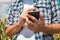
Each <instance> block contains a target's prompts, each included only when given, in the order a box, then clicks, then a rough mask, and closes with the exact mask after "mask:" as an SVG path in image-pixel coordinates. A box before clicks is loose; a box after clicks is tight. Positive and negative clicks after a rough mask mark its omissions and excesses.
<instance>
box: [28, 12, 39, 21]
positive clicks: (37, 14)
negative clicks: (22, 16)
mask: <svg viewBox="0 0 60 40" xmlns="http://www.w3.org/2000/svg"><path fill="white" fill-rule="evenodd" d="M39 13H40V11H31V12H29V13H28V14H30V15H32V16H34V17H35V18H37V19H39ZM29 20H31V19H30V18H29ZM31 21H32V20H31Z"/></svg>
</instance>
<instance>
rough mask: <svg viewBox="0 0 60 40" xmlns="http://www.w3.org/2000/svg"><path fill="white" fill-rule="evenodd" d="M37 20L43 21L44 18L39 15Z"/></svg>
mask: <svg viewBox="0 0 60 40" xmlns="http://www.w3.org/2000/svg"><path fill="white" fill-rule="evenodd" d="M39 20H41V21H44V18H43V16H42V14H41V13H40V14H39Z"/></svg>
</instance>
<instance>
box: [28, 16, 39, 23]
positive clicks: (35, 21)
mask: <svg viewBox="0 0 60 40" xmlns="http://www.w3.org/2000/svg"><path fill="white" fill-rule="evenodd" d="M28 18H30V19H31V20H32V21H33V22H34V23H38V20H37V19H36V18H35V17H34V16H32V15H28Z"/></svg>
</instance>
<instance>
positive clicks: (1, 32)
mask: <svg viewBox="0 0 60 40" xmlns="http://www.w3.org/2000/svg"><path fill="white" fill-rule="evenodd" d="M5 30H6V18H4V19H2V17H0V40H12V37H10V36H8V35H6V33H5Z"/></svg>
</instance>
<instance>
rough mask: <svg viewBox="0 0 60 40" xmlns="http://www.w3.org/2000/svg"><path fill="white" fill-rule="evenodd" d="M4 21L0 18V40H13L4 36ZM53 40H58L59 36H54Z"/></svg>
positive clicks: (59, 39)
mask: <svg viewBox="0 0 60 40" xmlns="http://www.w3.org/2000/svg"><path fill="white" fill-rule="evenodd" d="M6 19H7V18H4V19H3V18H2V17H0V40H13V37H10V36H8V35H6V33H5V30H6ZM53 36H54V40H60V34H54V35H53Z"/></svg>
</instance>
